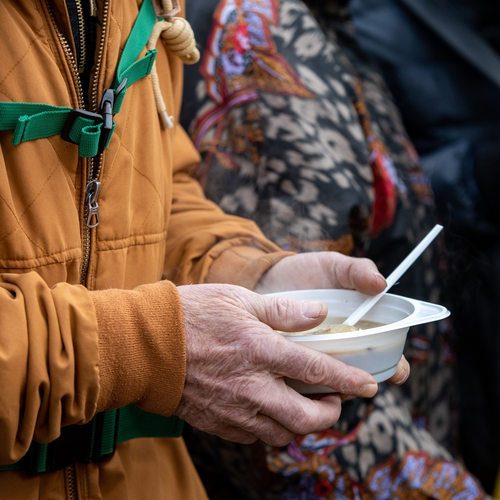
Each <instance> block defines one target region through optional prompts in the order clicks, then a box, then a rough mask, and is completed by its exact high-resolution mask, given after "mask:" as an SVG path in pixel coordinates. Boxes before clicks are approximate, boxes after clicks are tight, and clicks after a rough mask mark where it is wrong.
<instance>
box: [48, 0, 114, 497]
mask: <svg viewBox="0 0 500 500" xmlns="http://www.w3.org/2000/svg"><path fill="white" fill-rule="evenodd" d="M90 2H91V3H90V6H91V14H92V15H93V16H95V15H96V14H97V6H96V2H95V1H94V0H90ZM76 4H77V11H78V27H79V33H80V40H81V43H80V47H81V49H80V50H81V53H80V67H79V66H78V64H77V62H76V60H75V56H74V54H73V53H72V51H71V48H70V46H69V44H68V41H67V40H66V38H65V37H64V35H63V34H62V32H61V30H60V29H59V26H58V25H57V22H56V18H55V14H54V9H53V7H52V3H51V2H50V0H45V5H46V6H47V10H48V12H49V16H50V21H51V23H52V26H53V28H54V31H55V33H56V36H57V38H58V40H59V43H60V44H61V47H62V49H63V52H64V55H65V57H66V61H67V62H68V65H69V68H70V71H71V77H72V79H73V84H74V85H75V88H76V90H77V104H78V107H79V108H80V109H84V108H85V96H84V94H83V88H82V83H81V81H80V73H81V69H82V68H85V61H86V47H85V23H84V17H83V9H82V4H81V0H77V2H76ZM103 11H104V14H103V22H102V31H101V40H100V45H99V51H98V55H97V62H96V71H95V74H94V79H93V85H92V100H91V105H92V111H93V112H96V111H97V86H98V81H99V70H100V67H101V64H102V56H103V53H104V42H105V34H106V27H107V23H108V12H109V0H105V2H104V9H103ZM94 163H95V162H94V158H92V159H91V160H90V161H89V162H88V164H89V168H88V172H87V185H86V188H85V205H84V220H83V259H82V270H81V274H80V284H82V285H83V284H85V281H86V279H87V273H88V267H89V261H90V230H91V227H90V226H92V223H89V212H90V214H91V217H92V218H96V221H97V223H96V224H95V225H94V227H96V226H97V224H98V222H99V212H98V209H99V206H98V204H97V197H98V195H99V190H100V183H99V181H98V180H97V177H98V176H99V173H100V170H101V166H102V154H101V155H99V158H98V164H97V165H98V166H97V169H96V175H95V177H94ZM67 474H68V476H67V477H68V495H69V500H77V499H78V491H77V488H76V467H75V465H71V466H70V467H68V468H67Z"/></svg>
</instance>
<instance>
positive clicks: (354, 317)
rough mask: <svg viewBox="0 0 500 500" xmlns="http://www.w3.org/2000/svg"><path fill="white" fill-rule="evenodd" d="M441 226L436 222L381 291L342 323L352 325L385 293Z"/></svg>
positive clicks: (418, 255)
mask: <svg viewBox="0 0 500 500" xmlns="http://www.w3.org/2000/svg"><path fill="white" fill-rule="evenodd" d="M442 229H443V226H441V225H439V224H436V225H435V226H434V228H433V229H432V230H431V231H429V233H428V234H427V236H426V237H425V238H424V239H423V240H422V241H421V242H420V243H419V244H418V245H417V246H416V247H415V248H414V249H413V250H412V251H411V252H410V253H409V254H408V256H407V257H406V258H405V259H404V260H403V262H401V264H399V266H398V267H396V269H394V271H393V272H392V273H391V274H390V275H389V276H388V277H387V279H386V282H387V286H386V287H385V290H384V291H383V292H380V293H379V294H377V295H374V296H373V297H368V298H367V299H366V300H365V301H364V302H363V303H362V304H361V305H360V306H359V307H358V308H357V309H356V310H355V311H354V312H353V313H352V314H351V315H350V316H349V317H348V318H347V319H346V320H345V321H344V323H343V324H344V325H350V326H354V325H355V324H356V323H357V322H358V321H359V320H360V319H361V318H362V317H363V316H364V315H365V314H366V313H367V312H368V311H369V310H370V309H371V308H372V307H373V306H374V305H375V304H376V303H377V302H378V301H379V300H380V299H381V298H382V297H383V296H384V295H385V294H386V293H387V291H388V290H389V289H390V288H391V287H392V286H393V285H394V284H395V283H396V282H397V281H398V280H399V278H401V276H403V274H404V273H405V272H406V271H407V270H408V268H409V267H410V266H411V265H412V264H413V263H414V262H415V261H416V260H417V259H418V257H420V255H421V254H422V253H423V252H424V250H425V249H426V248H427V247H428V246H429V245H430V244H431V242H432V241H433V240H434V239H435V238H436V236H437V235H438V234H439V233H440V232H441V231H442Z"/></svg>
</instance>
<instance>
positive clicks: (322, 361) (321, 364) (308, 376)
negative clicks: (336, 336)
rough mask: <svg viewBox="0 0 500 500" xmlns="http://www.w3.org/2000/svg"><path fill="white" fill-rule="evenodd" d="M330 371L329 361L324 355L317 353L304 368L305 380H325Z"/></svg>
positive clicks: (313, 382)
mask: <svg viewBox="0 0 500 500" xmlns="http://www.w3.org/2000/svg"><path fill="white" fill-rule="evenodd" d="M327 373H328V367H327V361H326V358H325V357H324V355H322V354H320V353H317V354H315V355H314V356H312V357H311V358H310V359H309V360H308V361H307V363H306V366H305V369H304V382H306V383H307V384H316V383H319V382H321V381H323V380H324V378H325V376H326V375H327Z"/></svg>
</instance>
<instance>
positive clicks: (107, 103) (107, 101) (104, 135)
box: [98, 78, 127, 153]
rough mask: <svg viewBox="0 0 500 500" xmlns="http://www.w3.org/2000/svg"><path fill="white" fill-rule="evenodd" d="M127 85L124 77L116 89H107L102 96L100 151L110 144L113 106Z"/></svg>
mask: <svg viewBox="0 0 500 500" xmlns="http://www.w3.org/2000/svg"><path fill="white" fill-rule="evenodd" d="M126 86H127V79H126V78H124V79H123V80H122V81H121V82H120V85H118V87H117V89H116V90H113V89H107V90H105V92H104V95H103V96H102V100H101V105H100V106H99V113H100V115H101V116H102V128H101V137H100V139H99V148H98V152H99V153H104V150H105V149H106V145H107V144H108V140H109V136H110V134H111V132H112V131H113V117H114V116H115V114H114V113H113V108H114V106H115V99H116V97H117V96H118V95H120V94H121V93H122V92H123V90H124V89H125V87H126Z"/></svg>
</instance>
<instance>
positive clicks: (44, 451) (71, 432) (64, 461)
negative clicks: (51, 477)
mask: <svg viewBox="0 0 500 500" xmlns="http://www.w3.org/2000/svg"><path fill="white" fill-rule="evenodd" d="M118 415H119V412H118V411H117V412H116V414H115V417H114V422H113V423H114V426H112V432H113V435H112V437H111V443H110V436H109V435H106V436H105V435H104V432H105V430H106V431H109V426H108V427H107V428H106V429H105V415H104V413H99V414H97V415H95V416H94V418H93V419H92V420H91V421H90V422H88V423H86V424H84V425H69V426H67V427H63V428H62V429H61V435H60V436H59V437H58V438H57V439H55V440H54V441H52V442H51V443H49V444H48V445H41V444H38V443H36V442H33V443H31V446H30V448H29V450H28V453H27V454H26V455H25V457H24V459H23V461H24V470H26V472H29V473H30V474H41V473H43V472H53V471H56V470H61V469H64V468H65V467H69V466H70V465H73V464H75V463H77V462H79V463H83V464H89V463H91V462H94V463H101V462H104V461H106V460H109V459H110V458H111V457H112V456H113V455H114V453H115V450H116V442H117V437H118ZM104 440H105V441H106V444H105V446H103V441H104ZM103 450H105V451H104V453H103Z"/></svg>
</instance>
